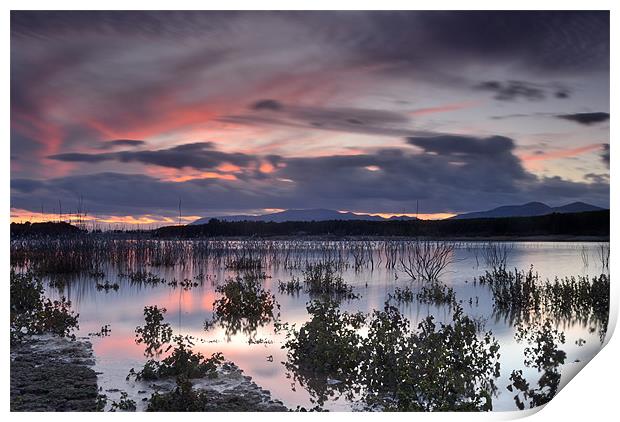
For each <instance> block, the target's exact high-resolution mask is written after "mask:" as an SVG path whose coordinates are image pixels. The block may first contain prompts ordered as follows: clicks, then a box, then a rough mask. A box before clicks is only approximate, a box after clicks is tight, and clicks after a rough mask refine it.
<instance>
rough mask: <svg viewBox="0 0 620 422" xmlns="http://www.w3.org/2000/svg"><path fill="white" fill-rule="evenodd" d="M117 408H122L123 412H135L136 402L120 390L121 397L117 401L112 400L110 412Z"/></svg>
mask: <svg viewBox="0 0 620 422" xmlns="http://www.w3.org/2000/svg"><path fill="white" fill-rule="evenodd" d="M117 410H122V411H124V412H135V411H136V402H135V401H134V400H132V399H130V398H129V396H128V395H127V393H126V392H125V391H121V397H120V399H119V401H116V400H112V404H111V407H110V412H116V411H117Z"/></svg>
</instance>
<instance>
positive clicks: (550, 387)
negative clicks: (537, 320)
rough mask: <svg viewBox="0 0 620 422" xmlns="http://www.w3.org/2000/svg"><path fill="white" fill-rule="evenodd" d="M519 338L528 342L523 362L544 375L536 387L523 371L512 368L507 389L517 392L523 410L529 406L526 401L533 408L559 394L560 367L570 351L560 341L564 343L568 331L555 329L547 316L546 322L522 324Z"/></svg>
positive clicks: (519, 327) (517, 398) (516, 336)
mask: <svg viewBox="0 0 620 422" xmlns="http://www.w3.org/2000/svg"><path fill="white" fill-rule="evenodd" d="M515 338H516V339H517V341H520V342H521V341H525V342H527V343H528V346H527V347H526V348H525V360H524V362H523V363H524V364H525V366H527V367H531V368H536V369H537V370H538V372H542V375H541V377H540V379H539V380H538V382H537V387H535V388H532V387H530V385H529V383H528V382H527V380H526V379H525V378H524V377H523V371H521V370H518V371H512V374H511V375H510V381H512V383H511V384H510V385H509V386H508V387H507V389H508V391H510V392H516V395H515V396H514V400H515V403H516V405H517V407H518V408H519V409H521V410H523V409H525V406H526V405H529V406H528V407H530V408H533V407H537V406H542V405H543V404H546V403H548V402H549V401H551V399H552V398H553V397H555V395H556V393H557V391H558V387H559V385H560V379H561V373H560V371H559V367H560V365H563V364H564V362H565V360H566V352H564V351H563V350H559V349H558V345H559V344H564V342H565V337H564V333H562V332H559V331H558V330H557V329H553V328H552V326H551V321H550V320H548V319H547V320H546V321H545V322H544V323H543V324H533V325H530V326H529V327H525V326H523V325H520V326H518V328H517V333H516V335H515Z"/></svg>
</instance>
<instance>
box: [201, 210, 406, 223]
mask: <svg viewBox="0 0 620 422" xmlns="http://www.w3.org/2000/svg"><path fill="white" fill-rule="evenodd" d="M212 218H216V219H218V220H221V221H273V222H276V223H282V222H284V221H328V220H364V221H390V220H415V217H408V216H404V215H403V216H393V217H390V218H384V217H381V216H378V215H370V214H354V213H352V212H340V211H336V210H329V209H324V208H317V209H309V210H305V209H303V210H285V211H280V212H274V213H271V214H263V215H225V216H221V217H204V218H200V219H198V220H196V221H194V222H193V223H191V224H192V225H197V224H207V223H208V222H209V220H211V219H212Z"/></svg>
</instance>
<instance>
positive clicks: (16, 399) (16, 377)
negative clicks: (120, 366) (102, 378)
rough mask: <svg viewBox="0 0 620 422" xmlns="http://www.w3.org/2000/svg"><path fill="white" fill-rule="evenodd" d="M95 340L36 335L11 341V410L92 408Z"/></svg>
mask: <svg viewBox="0 0 620 422" xmlns="http://www.w3.org/2000/svg"><path fill="white" fill-rule="evenodd" d="M94 364H95V360H94V356H93V350H92V344H91V343H90V342H89V341H83V340H76V341H71V340H69V339H66V338H61V337H57V336H53V335H47V334H46V335H37V336H31V337H28V338H26V339H25V340H24V341H22V342H19V343H17V344H12V345H11V375H10V378H11V393H10V394H11V400H10V409H11V412H49V411H52V412H93V411H96V410H97V394H98V390H97V374H96V373H95V371H94V370H93V369H92V367H93V366H94Z"/></svg>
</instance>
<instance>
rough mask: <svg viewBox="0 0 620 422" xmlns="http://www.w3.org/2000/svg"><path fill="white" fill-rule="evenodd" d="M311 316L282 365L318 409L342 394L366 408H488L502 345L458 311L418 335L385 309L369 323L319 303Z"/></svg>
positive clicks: (290, 340)
mask: <svg viewBox="0 0 620 422" xmlns="http://www.w3.org/2000/svg"><path fill="white" fill-rule="evenodd" d="M308 311H309V313H310V314H311V315H312V319H311V320H310V321H309V322H307V323H305V324H304V325H303V326H302V327H301V328H300V329H299V330H296V329H294V328H292V329H291V328H289V329H288V334H287V341H286V343H285V345H284V347H286V348H288V349H289V351H288V361H287V363H286V366H287V369H289V371H291V372H292V373H293V377H294V379H295V380H297V381H299V382H301V384H302V385H305V386H306V388H308V389H309V390H310V393H311V394H312V395H313V396H314V397H315V399H314V401H315V402H316V403H318V404H319V405H322V404H323V403H324V402H325V400H327V398H328V397H329V396H332V395H334V394H335V392H344V393H345V394H346V397H347V398H349V399H353V398H355V397H359V398H361V400H362V402H363V403H364V404H365V406H367V407H368V408H371V409H381V410H397V411H447V410H461V411H472V410H473V411H488V410H492V396H493V395H494V394H495V392H496V389H497V387H496V385H495V379H496V378H497V377H498V376H499V361H498V358H499V344H498V342H497V341H496V340H495V338H494V337H493V336H492V334H491V333H490V332H486V333H482V334H480V329H479V326H478V324H477V322H475V321H474V320H472V319H471V318H469V317H468V316H466V315H465V314H464V313H463V310H462V308H461V307H460V306H459V305H455V310H454V315H453V319H452V324H440V325H439V326H437V325H436V324H435V323H434V320H433V317H431V316H429V317H428V318H426V319H425V320H423V321H422V322H421V323H420V324H419V326H418V329H417V330H412V329H411V328H410V324H409V321H408V320H407V319H406V318H405V317H404V316H403V315H402V314H401V313H400V312H399V311H398V309H397V308H396V307H394V306H391V305H390V304H389V303H386V304H385V308H384V310H383V311H374V312H373V314H372V315H371V316H370V317H366V316H364V315H363V314H361V313H357V314H349V313H347V312H340V311H339V310H338V309H337V306H336V304H334V303H321V302H316V301H315V302H312V303H311V304H310V305H308ZM362 329H367V331H368V335H367V336H366V337H364V336H362V335H361V334H360V331H361V330H362Z"/></svg>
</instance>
